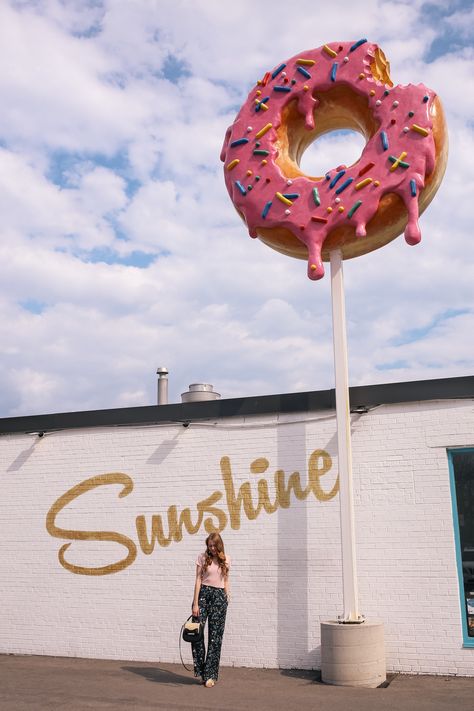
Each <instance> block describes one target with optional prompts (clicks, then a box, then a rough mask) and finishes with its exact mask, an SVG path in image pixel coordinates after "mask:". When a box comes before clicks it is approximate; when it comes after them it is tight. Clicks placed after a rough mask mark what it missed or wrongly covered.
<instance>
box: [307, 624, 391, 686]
mask: <svg viewBox="0 0 474 711" xmlns="http://www.w3.org/2000/svg"><path fill="white" fill-rule="evenodd" d="M386 678H387V672H386V663H385V642H384V634H383V623H382V622H381V621H380V620H371V621H367V620H366V621H365V622H362V623H361V624H340V623H339V622H336V621H333V620H329V621H327V622H321V679H322V681H323V682H324V683H325V684H334V685H335V686H365V687H370V688H372V689H374V688H375V687H376V686H379V684H382V683H383V682H384V681H385V680H386Z"/></svg>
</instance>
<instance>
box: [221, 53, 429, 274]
mask: <svg viewBox="0 0 474 711" xmlns="http://www.w3.org/2000/svg"><path fill="white" fill-rule="evenodd" d="M376 49H377V45H376V44H370V43H368V42H367V41H366V40H360V41H359V42H341V43H331V44H330V45H325V46H324V47H319V48H318V49H312V50H309V51H305V52H302V53H299V54H298V55H296V56H295V57H292V58H291V59H288V60H287V61H286V62H282V63H281V64H279V65H277V66H276V67H275V68H274V69H273V70H272V71H271V72H267V74H266V75H265V76H264V78H263V80H261V81H260V82H258V83H257V86H256V87H255V88H254V89H252V91H251V92H250V94H249V96H248V99H247V101H246V102H245V104H244V105H243V106H242V108H241V110H240V111H239V113H238V115H237V118H236V119H235V121H234V123H233V125H232V126H231V127H230V128H229V129H228V130H227V133H226V137H225V141H224V146H223V148H222V152H221V160H222V161H224V163H225V165H224V174H225V182H226V186H227V190H228V192H229V195H230V197H231V199H232V201H233V203H234V205H235V207H236V208H237V210H238V211H239V212H240V213H241V215H242V216H243V218H244V220H245V222H246V224H247V227H248V229H249V233H250V235H251V236H252V237H256V236H257V228H259V227H270V228H271V227H284V228H286V229H287V230H289V231H290V232H291V233H292V234H294V235H295V237H297V238H298V239H299V240H301V242H303V243H304V244H305V245H306V246H307V248H308V276H309V277H310V279H320V278H321V277H322V276H323V275H324V267H323V263H322V260H321V249H322V246H323V243H324V240H325V239H326V237H327V236H328V234H329V233H330V232H331V231H332V230H334V229H335V228H336V227H338V226H339V225H343V224H346V225H347V222H348V221H350V223H352V224H353V226H354V228H355V234H356V236H357V237H359V238H361V239H362V238H363V237H365V235H366V225H367V223H368V222H369V221H370V220H371V218H372V217H373V216H374V215H375V213H376V212H377V209H378V205H379V202H380V199H381V198H382V196H383V195H384V194H387V193H396V194H397V195H399V196H400V197H401V198H402V200H403V202H404V204H405V206H406V209H407V212H408V224H407V227H406V230H405V239H406V241H407V242H408V244H417V243H418V242H419V241H420V239H421V234H420V229H419V226H418V198H419V194H420V190H421V189H422V188H423V187H424V185H425V178H426V176H427V175H429V174H430V173H431V172H432V171H433V169H434V165H435V143H434V139H433V135H432V127H433V124H432V121H431V118H430V107H431V104H432V102H433V100H434V98H435V96H436V95H435V93H434V92H433V91H431V90H430V89H428V88H427V87H426V86H424V85H423V84H418V85H417V86H414V85H412V84H409V85H408V86H395V87H393V88H390V85H388V84H384V83H383V82H382V81H378V80H377V79H376V78H375V77H374V76H373V73H372V70H371V64H372V63H373V62H374V56H375V51H376ZM338 84H344V85H349V87H351V88H352V89H353V90H354V92H357V93H358V94H360V95H362V96H365V97H366V98H367V100H368V105H369V109H370V111H371V112H372V115H373V117H374V119H375V121H376V122H377V124H378V129H377V131H376V132H375V134H374V135H373V136H372V137H371V138H370V140H369V141H368V143H367V144H366V146H365V148H364V150H363V152H362V155H361V157H360V159H359V161H358V162H357V163H355V164H354V165H352V166H350V167H348V168H346V167H345V166H338V167H337V168H334V169H332V170H330V171H328V173H327V174H326V176H325V177H324V178H321V179H319V180H315V179H311V178H309V177H306V176H302V177H300V176H299V177H296V178H292V179H288V177H287V176H285V175H283V174H282V171H281V169H280V168H279V166H278V165H277V164H276V163H275V158H277V156H278V150H277V148H276V147H275V141H276V138H277V134H276V130H277V129H278V127H279V126H280V124H281V120H282V118H281V116H282V109H283V107H284V106H286V105H287V104H288V103H289V102H290V101H295V100H296V101H297V109H298V111H299V113H301V114H302V115H303V116H304V119H305V127H306V128H307V129H313V128H314V126H315V121H316V122H317V120H318V112H317V106H318V101H317V99H315V98H314V96H313V93H314V92H316V91H327V90H328V89H331V88H332V87H334V86H336V85H338ZM257 92H258V93H257ZM263 104H264V107H263ZM265 107H266V108H265ZM337 198H339V199H337ZM336 199H337V200H336ZM341 207H342V208H343V209H342V210H341V209H340V208H341Z"/></svg>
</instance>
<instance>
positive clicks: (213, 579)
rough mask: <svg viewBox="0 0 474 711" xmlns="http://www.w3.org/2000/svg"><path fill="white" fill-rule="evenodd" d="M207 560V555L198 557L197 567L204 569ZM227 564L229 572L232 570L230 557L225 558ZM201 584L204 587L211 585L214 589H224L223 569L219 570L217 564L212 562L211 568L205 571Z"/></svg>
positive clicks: (201, 554) (202, 554) (203, 554)
mask: <svg viewBox="0 0 474 711" xmlns="http://www.w3.org/2000/svg"><path fill="white" fill-rule="evenodd" d="M205 560H206V554H205V553H200V554H199V555H198V557H197V560H196V565H198V566H199V567H200V568H202V567H203V566H204V561H205ZM225 562H226V563H227V565H228V566H229V570H230V558H229V556H228V555H226V557H225ZM201 582H202V584H203V585H209V586H210V587H212V588H223V587H224V583H225V578H224V576H223V575H222V572H221V569H220V568H219V566H218V564H217V563H215V562H214V561H212V563H211V564H210V566H209V567H208V568H207V569H206V570H205V571H204V575H203V576H202V581H201Z"/></svg>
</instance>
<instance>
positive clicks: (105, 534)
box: [46, 472, 137, 575]
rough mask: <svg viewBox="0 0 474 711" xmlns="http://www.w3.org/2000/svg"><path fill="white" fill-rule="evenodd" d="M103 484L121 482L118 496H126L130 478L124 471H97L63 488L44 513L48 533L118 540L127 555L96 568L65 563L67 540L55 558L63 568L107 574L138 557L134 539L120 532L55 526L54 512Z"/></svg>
mask: <svg viewBox="0 0 474 711" xmlns="http://www.w3.org/2000/svg"><path fill="white" fill-rule="evenodd" d="M105 484H121V485H122V486H123V489H122V491H121V492H120V493H119V497H120V498H122V497H124V496H128V494H130V492H131V491H132V490H133V481H132V479H131V478H130V477H129V476H127V474H122V473H120V472H114V473H110V474H100V475H99V476H93V477H92V478H91V479H86V480H85V481H82V482H81V483H80V484H77V486H73V488H72V489H69V491H66V493H65V494H63V495H62V496H60V497H59V499H57V501H55V502H54V504H53V505H52V506H51V508H50V509H49V511H48V513H47V515H46V529H47V531H48V533H49V534H50V535H51V536H54V537H55V538H66V539H68V538H69V539H71V540H73V541H112V542H114V543H120V545H122V546H125V548H126V549H127V550H128V555H127V556H126V558H123V559H122V560H119V561H118V562H117V563H110V564H109V565H103V566H100V567H98V568H87V567H84V566H82V565H73V564H72V563H68V561H67V560H66V559H65V557H64V554H65V552H66V551H67V549H68V548H69V546H70V545H71V544H70V543H66V544H65V545H63V546H61V548H60V549H59V553H58V558H59V562H60V563H61V565H62V566H63V568H66V570H69V571H70V572H71V573H77V574H78V575H108V574H109V573H117V572H118V571H119V570H124V569H125V568H128V566H129V565H131V564H132V563H133V561H134V560H135V558H136V557H137V548H136V546H135V543H134V542H133V541H132V540H131V539H130V538H128V537H127V536H124V535H122V534H121V533H116V532H115V531H75V530H70V529H66V528H58V527H57V526H56V524H55V521H56V516H57V515H58V514H59V512H60V511H62V509H64V508H65V507H66V506H67V505H68V504H70V503H71V501H73V500H74V499H77V498H78V497H79V496H82V494H85V493H86V492H88V491H91V490H92V489H95V488H96V487H98V486H104V485H105Z"/></svg>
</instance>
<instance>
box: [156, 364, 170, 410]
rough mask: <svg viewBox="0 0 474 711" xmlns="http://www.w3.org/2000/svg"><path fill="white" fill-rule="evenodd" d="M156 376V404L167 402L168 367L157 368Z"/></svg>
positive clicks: (165, 403)
mask: <svg viewBox="0 0 474 711" xmlns="http://www.w3.org/2000/svg"><path fill="white" fill-rule="evenodd" d="M156 374H157V376H158V387H157V402H158V405H167V404H168V368H163V367H162V368H157V369H156Z"/></svg>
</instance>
